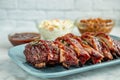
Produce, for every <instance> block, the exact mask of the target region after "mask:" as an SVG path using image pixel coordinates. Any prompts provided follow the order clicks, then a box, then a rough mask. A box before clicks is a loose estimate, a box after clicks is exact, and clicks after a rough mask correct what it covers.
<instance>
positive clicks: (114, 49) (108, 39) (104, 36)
mask: <svg viewBox="0 0 120 80" xmlns="http://www.w3.org/2000/svg"><path fill="white" fill-rule="evenodd" d="M96 37H98V38H99V39H100V40H101V41H103V42H105V44H106V45H107V47H108V48H109V50H110V51H111V53H112V54H113V55H114V56H116V55H118V56H119V55H120V54H119V51H118V49H117V47H116V46H115V43H114V42H113V39H112V38H111V37H110V36H108V35H107V34H104V33H98V34H96Z"/></svg>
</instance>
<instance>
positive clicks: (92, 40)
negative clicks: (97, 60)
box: [81, 33, 113, 60]
mask: <svg viewBox="0 0 120 80" xmlns="http://www.w3.org/2000/svg"><path fill="white" fill-rule="evenodd" d="M94 35H95V34H94ZM94 35H93V34H89V33H84V34H83V35H82V36H81V39H82V40H84V41H86V42H87V43H88V44H89V45H90V46H91V47H92V48H94V49H95V50H97V51H98V52H100V53H101V54H102V55H103V56H104V59H105V60H111V59H113V57H112V54H111V53H110V51H109V49H108V48H107V46H106V45H105V43H104V42H103V41H101V40H99V39H98V38H97V37H95V36H94Z"/></svg>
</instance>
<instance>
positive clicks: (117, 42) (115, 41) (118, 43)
mask: <svg viewBox="0 0 120 80" xmlns="http://www.w3.org/2000/svg"><path fill="white" fill-rule="evenodd" d="M113 42H114V44H115V46H116V47H117V49H118V51H119V53H118V56H120V41H117V40H113Z"/></svg>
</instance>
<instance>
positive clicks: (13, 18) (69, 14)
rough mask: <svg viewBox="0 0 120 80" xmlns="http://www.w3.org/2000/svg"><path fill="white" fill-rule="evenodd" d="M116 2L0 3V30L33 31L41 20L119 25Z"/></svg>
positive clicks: (12, 0)
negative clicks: (87, 20)
mask: <svg viewBox="0 0 120 80" xmlns="http://www.w3.org/2000/svg"><path fill="white" fill-rule="evenodd" d="M119 4H120V0H0V27H1V26H2V27H3V26H7V25H8V26H10V27H12V26H13V27H20V26H23V27H34V26H36V23H38V22H40V21H41V20H44V19H54V18H60V19H66V18H67V19H73V20H75V19H76V18H78V17H79V18H80V19H82V18H86V17H107V18H112V19H114V20H115V21H116V23H117V24H120V23H119V22H120V5H119Z"/></svg>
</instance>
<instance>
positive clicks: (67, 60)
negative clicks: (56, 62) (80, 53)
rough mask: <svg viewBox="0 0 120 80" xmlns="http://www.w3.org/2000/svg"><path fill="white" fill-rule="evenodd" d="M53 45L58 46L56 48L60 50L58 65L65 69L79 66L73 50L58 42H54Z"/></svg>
mask: <svg viewBox="0 0 120 80" xmlns="http://www.w3.org/2000/svg"><path fill="white" fill-rule="evenodd" d="M55 44H58V47H59V49H60V63H62V65H63V66H64V67H65V68H69V67H70V66H78V65H79V60H78V58H77V55H76V53H75V52H74V50H73V49H71V48H70V47H67V46H64V45H63V44H62V43H60V42H58V41H55Z"/></svg>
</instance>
